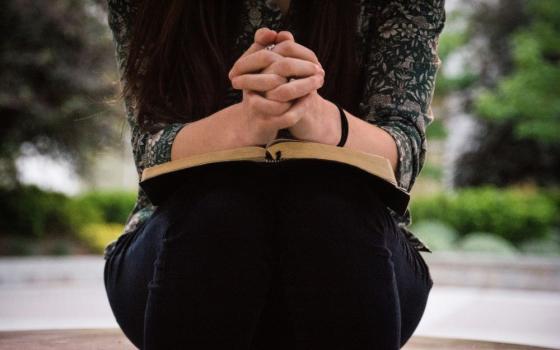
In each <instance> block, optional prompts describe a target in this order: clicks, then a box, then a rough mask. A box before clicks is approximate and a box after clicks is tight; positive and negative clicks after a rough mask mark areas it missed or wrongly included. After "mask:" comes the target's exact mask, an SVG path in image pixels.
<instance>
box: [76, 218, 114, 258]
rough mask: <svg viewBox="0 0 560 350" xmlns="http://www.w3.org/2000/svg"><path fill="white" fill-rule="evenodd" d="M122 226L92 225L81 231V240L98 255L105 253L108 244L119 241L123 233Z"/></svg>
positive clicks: (79, 234)
mask: <svg viewBox="0 0 560 350" xmlns="http://www.w3.org/2000/svg"><path fill="white" fill-rule="evenodd" d="M123 229H124V225H120V224H90V225H86V226H85V227H83V229H82V230H80V231H79V233H78V236H79V238H80V239H81V240H82V241H83V242H85V243H86V244H87V245H88V246H89V248H90V249H92V250H93V251H94V252H96V253H103V250H104V248H105V246H106V245H107V244H109V243H110V242H112V241H113V240H115V239H117V238H118V237H119V236H120V235H121V233H122V232H123Z"/></svg>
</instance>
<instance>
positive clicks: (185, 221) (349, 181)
mask: <svg viewBox="0 0 560 350" xmlns="http://www.w3.org/2000/svg"><path fill="white" fill-rule="evenodd" d="M365 176H366V175H365V174H364V173H361V172H360V171H357V170H355V169H350V168H349V167H346V166H340V165H333V164H326V163H297V162H292V163H290V162H282V163H277V164H262V163H255V164H244V165H242V166H238V165H231V166H228V165H224V166H223V168H221V170H220V171H216V170H213V171H204V170H199V171H198V172H196V173H193V174H192V176H191V177H189V178H187V179H185V185H184V186H183V187H181V188H179V189H178V190H177V192H176V193H175V194H174V195H173V196H172V197H170V198H169V199H168V200H167V201H166V202H165V203H164V204H163V205H160V206H159V207H158V208H157V210H156V211H155V213H154V214H153V215H152V216H151V217H150V219H149V220H148V221H147V222H146V223H145V224H143V225H142V226H141V227H139V228H138V229H137V230H135V231H134V232H131V233H128V234H125V235H123V236H121V238H120V239H119V240H118V242H117V243H116V246H115V249H114V250H113V251H111V252H110V253H109V254H108V255H107V257H106V258H107V260H106V265H105V287H106V290H107V295H108V298H109V302H110V305H111V308H112V310H113V313H114V315H115V317H116V320H117V322H118V324H119V325H120V327H121V328H122V330H123V331H124V333H125V334H126V336H127V337H128V338H129V339H130V340H131V341H132V342H133V343H134V344H135V345H136V346H137V347H139V348H142V349H147V350H150V349H250V350H255V349H267V350H273V349H345V350H349V349H383V350H393V349H399V348H400V347H401V346H402V345H404V343H406V342H407V340H408V339H409V338H410V337H411V335H412V333H413V332H414V330H415V329H416V327H417V325H418V323H419V322H420V319H421V318H422V315H423V313H424V309H425V306H426V302H427V298H428V294H429V292H430V290H431V287H432V284H433V281H432V279H431V276H430V273H429V269H428V266H427V265H426V263H425V261H424V259H423V257H422V256H421V255H420V253H419V252H418V251H416V250H414V249H413V248H412V246H411V245H410V243H408V241H406V239H405V237H404V236H403V235H402V233H401V231H400V230H399V228H398V226H397V225H396V222H395V221H394V220H393V218H392V216H391V215H390V214H389V212H388V210H387V209H386V207H385V206H384V205H383V204H382V203H381V202H380V201H379V199H378V197H377V195H376V193H374V192H373V190H371V189H370V188H369V187H368V184H367V182H366V180H365Z"/></svg>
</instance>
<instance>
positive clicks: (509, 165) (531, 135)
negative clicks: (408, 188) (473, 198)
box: [438, 0, 560, 187]
mask: <svg viewBox="0 0 560 350" xmlns="http://www.w3.org/2000/svg"><path fill="white" fill-rule="evenodd" d="M469 8H470V11H466V12H465V13H462V14H459V15H460V16H462V19H463V20H464V22H465V23H466V24H465V25H464V26H463V28H461V29H462V30H455V31H450V33H449V35H446V36H443V37H442V45H441V49H440V50H441V52H442V54H443V55H444V58H443V60H444V61H445V59H447V56H448V55H450V54H453V53H456V52H458V51H459V50H463V52H467V54H466V55H467V56H468V59H467V62H466V64H465V67H464V69H463V71H462V72H461V74H460V75H457V76H452V77H449V76H446V75H445V74H441V77H440V82H438V83H441V84H440V87H439V89H440V93H441V94H443V95H445V94H449V93H452V92H460V93H462V94H464V95H465V96H467V97H466V98H465V103H464V109H465V110H466V111H467V112H468V113H470V114H473V115H475V116H476V117H477V118H478V120H479V121H480V123H481V125H482V128H481V133H480V134H479V135H478V137H477V138H476V139H475V140H474V142H475V143H476V144H477V147H475V148H473V149H472V150H470V151H468V152H466V153H465V154H463V155H462V157H461V158H460V159H459V161H458V165H457V167H458V169H457V171H455V176H454V184H455V185H456V186H458V187H463V186H476V185H483V184H494V185H498V186H506V185H510V184H516V183H524V182H530V183H536V184H538V185H557V184H558V183H559V177H558V175H557V174H558V173H560V88H559V86H560V2H559V1H557V0H538V1H534V0H533V1H531V0H499V1H495V2H480V1H476V2H474V4H471V7H469Z"/></svg>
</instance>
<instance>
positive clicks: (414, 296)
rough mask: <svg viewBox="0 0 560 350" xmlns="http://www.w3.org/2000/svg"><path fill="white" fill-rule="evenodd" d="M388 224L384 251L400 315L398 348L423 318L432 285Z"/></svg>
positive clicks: (393, 226)
mask: <svg viewBox="0 0 560 350" xmlns="http://www.w3.org/2000/svg"><path fill="white" fill-rule="evenodd" d="M387 220H388V222H389V230H388V231H387V232H388V240H387V241H388V248H389V249H390V250H391V259H392V261H393V266H394V269H395V276H396V282H397V288H398V291H399V304H400V313H401V346H404V344H405V343H406V342H407V341H408V340H409V339H410V337H411V336H412V334H413V333H414V331H415V330H416V328H417V327H418V324H419V323H420V320H421V319H422V316H423V314H424V311H425V308H426V304H427V301H428V296H429V293H430V291H431V288H432V285H433V281H432V278H431V276H430V271H429V268H428V265H427V264H426V262H425V261H424V258H423V257H422V255H420V252H419V251H417V250H416V249H414V247H413V246H412V245H411V244H410V243H409V242H408V241H407V238H406V237H405V235H404V234H403V232H402V231H401V228H399V227H398V225H397V222H396V221H395V220H394V219H393V218H392V217H391V216H390V215H387Z"/></svg>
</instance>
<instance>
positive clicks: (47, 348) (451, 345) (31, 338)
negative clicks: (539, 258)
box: [0, 329, 552, 350]
mask: <svg viewBox="0 0 560 350" xmlns="http://www.w3.org/2000/svg"><path fill="white" fill-rule="evenodd" d="M55 349H56V350H75V349H96V350H104V349H107V350H109V349H124V350H129V349H130V350H132V349H135V347H134V346H133V345H132V344H131V343H130V342H129V341H128V340H127V339H126V338H125V336H124V335H123V334H122V332H121V331H120V330H118V329H78V330H45V331H16V332H0V350H55ZM403 349H405V350H473V349H476V350H506V349H507V350H552V349H546V348H537V347H531V346H523V345H513V344H504V343H491V342H482V341H472V340H465V339H446V338H432V337H421V336H417V337H416V336H415V337H412V339H411V340H410V341H409V342H408V343H407V345H406V346H405V347H404V348H403Z"/></svg>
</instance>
